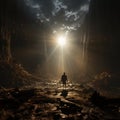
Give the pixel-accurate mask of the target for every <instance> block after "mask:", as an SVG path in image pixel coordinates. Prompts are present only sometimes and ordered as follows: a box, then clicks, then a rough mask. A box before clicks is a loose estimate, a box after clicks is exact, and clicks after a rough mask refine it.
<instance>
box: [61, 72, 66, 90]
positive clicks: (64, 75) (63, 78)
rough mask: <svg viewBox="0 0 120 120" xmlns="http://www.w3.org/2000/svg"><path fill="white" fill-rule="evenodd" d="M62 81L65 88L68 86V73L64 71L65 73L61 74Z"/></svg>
mask: <svg viewBox="0 0 120 120" xmlns="http://www.w3.org/2000/svg"><path fill="white" fill-rule="evenodd" d="M61 82H62V84H63V88H66V82H67V75H66V74H65V72H64V73H63V75H62V76H61Z"/></svg>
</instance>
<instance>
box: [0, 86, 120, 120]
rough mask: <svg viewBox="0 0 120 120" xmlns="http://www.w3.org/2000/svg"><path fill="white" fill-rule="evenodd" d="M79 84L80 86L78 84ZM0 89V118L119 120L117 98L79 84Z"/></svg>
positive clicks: (22, 119) (119, 110) (21, 119)
mask: <svg viewBox="0 0 120 120" xmlns="http://www.w3.org/2000/svg"><path fill="white" fill-rule="evenodd" d="M79 87H80V86H79ZM79 87H76V88H74V87H73V88H67V89H63V88H59V87H58V88H57V89H55V88H54V87H53V88H51V87H47V88H44V87H43V88H29V89H4V88H1V89H0V120H109V119H114V120H119V119H120V104H119V99H107V98H103V97H100V96H99V95H98V94H97V93H94V92H93V93H87V94H86V93H84V90H83V91H82V89H83V88H79Z"/></svg>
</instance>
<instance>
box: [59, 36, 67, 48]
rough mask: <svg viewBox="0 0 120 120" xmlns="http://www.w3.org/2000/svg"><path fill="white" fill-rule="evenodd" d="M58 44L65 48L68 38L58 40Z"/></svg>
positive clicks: (61, 37)
mask: <svg viewBox="0 0 120 120" xmlns="http://www.w3.org/2000/svg"><path fill="white" fill-rule="evenodd" d="M58 44H59V45H60V46H61V47H62V46H64V45H65V44H66V38H65V37H63V36H60V37H59V38H58Z"/></svg>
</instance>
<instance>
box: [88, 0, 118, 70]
mask: <svg viewBox="0 0 120 120" xmlns="http://www.w3.org/2000/svg"><path fill="white" fill-rule="evenodd" d="M118 2H119V1H114V0H91V3H90V8H89V13H88V19H89V22H88V24H89V27H88V36H89V40H88V41H89V43H88V49H87V52H88V61H87V65H88V70H89V71H91V70H92V71H94V72H100V71H113V72H115V71H120V53H119V51H120V34H119V29H120V13H119V3H118Z"/></svg>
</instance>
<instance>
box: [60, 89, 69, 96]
mask: <svg viewBox="0 0 120 120" xmlns="http://www.w3.org/2000/svg"><path fill="white" fill-rule="evenodd" d="M67 95H68V91H67V90H62V92H61V96H63V97H64V98H65V97H67Z"/></svg>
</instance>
